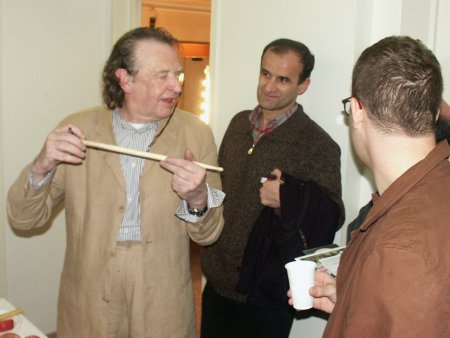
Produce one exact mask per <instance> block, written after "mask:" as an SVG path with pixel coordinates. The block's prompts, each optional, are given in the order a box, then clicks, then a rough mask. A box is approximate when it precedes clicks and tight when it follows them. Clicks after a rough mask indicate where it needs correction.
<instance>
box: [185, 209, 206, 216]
mask: <svg viewBox="0 0 450 338" xmlns="http://www.w3.org/2000/svg"><path fill="white" fill-rule="evenodd" d="M206 211H208V206H206V207H204V208H203V209H195V208H192V209H188V212H189V213H190V214H191V215H194V216H197V217H201V216H203V215H204V214H205V213H206Z"/></svg>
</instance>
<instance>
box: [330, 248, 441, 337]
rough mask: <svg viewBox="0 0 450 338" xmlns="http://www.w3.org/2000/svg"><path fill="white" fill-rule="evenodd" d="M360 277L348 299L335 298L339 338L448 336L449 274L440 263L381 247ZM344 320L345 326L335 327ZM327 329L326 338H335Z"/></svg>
mask: <svg viewBox="0 0 450 338" xmlns="http://www.w3.org/2000/svg"><path fill="white" fill-rule="evenodd" d="M360 275H361V276H362V277H363V278H362V279H361V280H360V281H359V282H358V285H357V288H356V290H355V289H354V290H352V292H351V293H352V296H351V298H349V297H348V296H346V295H345V294H338V295H337V297H338V303H337V306H338V305H339V306H341V307H342V308H341V309H340V310H343V312H341V314H340V318H336V319H337V322H336V323H335V324H336V326H339V327H342V330H343V331H341V336H342V337H344V336H345V337H367V338H378V337H446V336H447V335H448V325H449V324H448V323H449V312H448V310H449V306H448V302H447V304H446V301H445V299H447V301H448V296H447V295H448V283H446V282H445V280H446V277H448V272H445V271H442V269H441V268H440V264H439V262H429V261H427V258H426V257H422V256H421V255H419V254H417V253H416V252H415V251H414V248H413V247H392V246H389V247H387V246H384V247H383V248H379V249H377V250H376V251H374V252H373V253H371V254H370V256H369V257H367V259H366V261H365V262H364V265H363V267H362V271H361V272H360ZM337 281H338V283H339V278H338V279H337ZM447 281H448V279H447ZM338 290H339V285H338ZM417 290H420V292H417ZM343 292H345V291H343ZM340 299H342V303H341V304H340ZM336 310H337V309H336V308H335V309H334V311H336ZM332 316H333V315H332ZM344 318H345V325H343V323H338V321H340V319H344ZM328 329H329V334H330V335H327V334H325V335H324V336H327V337H329V336H334V335H333V331H335V330H333V326H331V327H330V328H327V330H328Z"/></svg>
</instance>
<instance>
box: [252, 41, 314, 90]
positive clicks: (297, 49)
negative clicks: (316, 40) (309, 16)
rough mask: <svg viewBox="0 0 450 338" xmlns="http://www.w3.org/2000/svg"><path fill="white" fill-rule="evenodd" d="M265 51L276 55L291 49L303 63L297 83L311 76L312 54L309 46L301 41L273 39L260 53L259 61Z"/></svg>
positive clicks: (312, 67)
mask: <svg viewBox="0 0 450 338" xmlns="http://www.w3.org/2000/svg"><path fill="white" fill-rule="evenodd" d="M267 51H271V52H273V53H275V54H278V55H281V54H285V53H287V52H289V51H292V52H294V53H296V54H297V55H298V57H299V61H300V63H301V64H303V71H302V73H300V76H299V80H298V84H300V83H302V82H303V81H305V80H306V79H307V78H309V77H310V76H311V72H312V71H313V69H314V55H312V54H311V52H310V51H309V48H308V47H306V46H305V45H304V44H303V43H301V42H298V41H295V40H290V39H277V40H274V41H272V42H271V43H269V44H268V45H267V46H266V47H264V50H263V52H262V55H261V61H262V59H263V57H264V54H266V52H267Z"/></svg>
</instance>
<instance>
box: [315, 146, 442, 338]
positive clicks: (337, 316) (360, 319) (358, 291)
mask: <svg viewBox="0 0 450 338" xmlns="http://www.w3.org/2000/svg"><path fill="white" fill-rule="evenodd" d="M449 155H450V147H449V145H448V144H447V142H446V141H443V142H442V143H440V144H439V145H438V146H437V147H436V148H435V149H434V150H433V151H432V152H431V153H430V154H429V155H428V156H427V158H425V159H424V160H423V161H420V162H419V163H417V164H416V165H415V166H413V167H412V168H410V169H409V170H408V171H407V172H406V173H404V174H403V175H402V176H401V177H400V178H398V179H397V180H396V181H395V182H394V183H393V184H391V186H389V188H388V189H387V190H386V191H385V192H384V193H383V194H382V195H381V196H379V197H378V198H376V199H374V205H373V208H372V209H371V210H370V212H369V214H368V216H367V219H366V221H365V222H364V223H363V224H362V225H361V228H360V230H356V231H354V232H353V233H352V240H351V242H350V244H349V245H348V246H347V248H346V250H345V251H344V254H343V255H342V257H341V263H340V266H339V270H338V274H337V280H336V282H337V303H336V306H335V308H334V310H333V313H332V314H331V316H330V319H329V320H328V324H327V327H326V330H325V333H324V337H339V338H353V337H354V338H360V337H364V338H380V337H383V338H397V337H408V338H411V337H417V338H423V337H433V338H448V337H450V251H449V250H450V207H449V201H450V163H449V162H448V161H447V157H448V156H449Z"/></svg>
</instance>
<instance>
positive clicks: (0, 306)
mask: <svg viewBox="0 0 450 338" xmlns="http://www.w3.org/2000/svg"><path fill="white" fill-rule="evenodd" d="M15 308H16V307H15V306H13V305H12V304H11V303H10V302H8V301H7V300H6V299H5V298H0V314H2V313H5V312H8V311H11V310H14V309H15ZM24 310H25V309H24ZM13 319H14V323H15V324H17V325H15V327H14V329H13V330H12V331H8V332H13V333H15V334H18V335H20V336H21V337H26V336H30V335H35V336H38V337H39V338H48V337H47V336H46V335H45V334H43V333H42V332H41V331H40V330H39V329H38V328H37V327H36V326H34V325H33V323H31V322H30V321H29V320H28V319H27V318H26V317H25V316H24V315H18V316H14V317H13ZM3 333H5V332H0V335H1V334H3Z"/></svg>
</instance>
